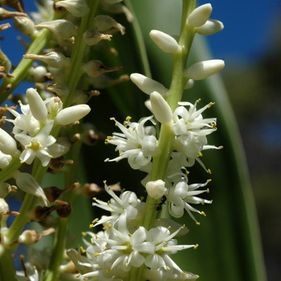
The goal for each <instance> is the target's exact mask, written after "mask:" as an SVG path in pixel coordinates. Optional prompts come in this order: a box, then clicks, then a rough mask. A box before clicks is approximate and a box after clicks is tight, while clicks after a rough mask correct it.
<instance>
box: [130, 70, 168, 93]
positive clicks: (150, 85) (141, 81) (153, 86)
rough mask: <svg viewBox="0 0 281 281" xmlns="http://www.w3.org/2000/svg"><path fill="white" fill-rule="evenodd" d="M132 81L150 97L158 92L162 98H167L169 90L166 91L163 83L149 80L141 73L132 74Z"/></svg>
mask: <svg viewBox="0 0 281 281" xmlns="http://www.w3.org/2000/svg"><path fill="white" fill-rule="evenodd" d="M130 79H131V81H132V82H133V83H134V84H135V85H136V86H137V87H138V88H139V89H140V90H141V91H143V92H144V93H146V94H148V95H150V94H151V93H152V92H154V91H156V92H158V93H159V94H161V95H162V96H166V95H167V92H168V89H166V88H165V87H164V86H163V85H162V84H161V83H159V82H157V81H155V80H153V79H151V78H148V77H146V76H144V75H142V74H140V73H132V74H131V75H130Z"/></svg>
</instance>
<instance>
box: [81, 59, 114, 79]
mask: <svg viewBox="0 0 281 281" xmlns="http://www.w3.org/2000/svg"><path fill="white" fill-rule="evenodd" d="M82 68H83V70H84V71H85V72H86V73H87V74H88V75H89V76H90V77H92V78H96V77H98V76H100V75H102V74H104V73H108V72H113V71H116V70H118V69H119V67H107V66H105V65H104V64H103V62H102V61H100V60H90V61H88V62H87V63H85V64H84V65H83V66H82Z"/></svg>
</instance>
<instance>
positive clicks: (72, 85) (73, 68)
mask: <svg viewBox="0 0 281 281" xmlns="http://www.w3.org/2000/svg"><path fill="white" fill-rule="evenodd" d="M88 5H89V12H88V14H87V15H86V16H85V17H83V18H82V19H81V23H80V26H79V29H78V33H77V37H76V38H75V45H74V48H73V53H72V56H71V61H70V66H69V71H68V73H67V74H66V79H65V83H66V85H67V86H68V90H69V93H68V95H67V97H66V99H65V101H64V106H65V107H67V106H69V105H70V104H71V102H72V99H73V96H74V95H75V93H76V88H77V85H78V83H79V80H80V78H81V75H82V74H83V71H82V68H81V67H82V64H83V59H84V57H85V54H86V53H87V50H88V46H87V44H86V42H85V40H84V34H85V32H86V31H87V30H88V29H89V28H90V27H91V25H92V21H93V19H94V16H95V14H96V12H97V9H98V6H99V0H89V1H88Z"/></svg>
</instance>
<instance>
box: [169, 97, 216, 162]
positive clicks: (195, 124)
mask: <svg viewBox="0 0 281 281" xmlns="http://www.w3.org/2000/svg"><path fill="white" fill-rule="evenodd" d="M197 102H198V101H197ZM197 102H196V103H195V104H194V105H193V104H192V103H189V102H182V103H180V104H181V106H179V107H177V108H176V110H175V112H174V121H173V131H174V134H175V136H176V137H175V143H174V148H175V150H176V151H178V152H181V153H183V154H184V155H185V156H186V157H187V158H188V166H192V165H193V164H194V162H195V160H198V157H199V156H201V151H202V150H205V149H212V148H213V149H218V148H220V147H216V146H210V145H207V137H206V136H207V135H209V134H211V133H212V132H214V131H215V130H216V118H203V116H202V112H203V111H205V110H206V109H207V108H209V107H210V106H211V105H212V103H209V104H207V105H206V106H204V107H203V108H201V109H199V110H197V109H196V105H197ZM182 105H185V106H188V107H189V108H188V109H187V108H186V107H184V106H182Z"/></svg>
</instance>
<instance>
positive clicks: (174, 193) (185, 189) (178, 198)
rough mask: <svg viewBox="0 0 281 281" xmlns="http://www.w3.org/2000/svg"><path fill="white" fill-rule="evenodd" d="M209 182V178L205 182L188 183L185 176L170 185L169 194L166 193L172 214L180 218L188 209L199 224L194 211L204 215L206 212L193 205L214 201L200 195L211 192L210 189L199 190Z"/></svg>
mask: <svg viewBox="0 0 281 281" xmlns="http://www.w3.org/2000/svg"><path fill="white" fill-rule="evenodd" d="M208 182H209V180H208V181H206V182H205V183H195V184H188V183H187V177H183V178H182V179H181V180H180V181H179V182H177V183H176V184H174V185H173V186H172V187H170V188H169V190H168V194H167V195H166V197H167V201H168V210H169V213H170V215H171V216H173V217H176V218H179V217H182V216H183V215H184V211H187V213H188V214H189V215H190V217H191V218H192V219H193V220H194V221H195V222H196V223H197V224H199V223H198V222H197V220H196V219H195V217H194V216H193V214H192V212H195V213H198V214H200V215H204V212H201V211H199V210H197V209H196V208H194V207H193V206H192V205H198V204H202V205H203V204H211V203H212V201H210V200H206V199H202V198H200V197H198V195H200V194H202V193H206V192H209V189H203V190H198V189H199V188H201V187H204V186H206V185H207V184H208Z"/></svg>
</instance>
